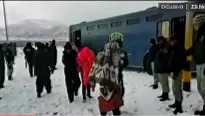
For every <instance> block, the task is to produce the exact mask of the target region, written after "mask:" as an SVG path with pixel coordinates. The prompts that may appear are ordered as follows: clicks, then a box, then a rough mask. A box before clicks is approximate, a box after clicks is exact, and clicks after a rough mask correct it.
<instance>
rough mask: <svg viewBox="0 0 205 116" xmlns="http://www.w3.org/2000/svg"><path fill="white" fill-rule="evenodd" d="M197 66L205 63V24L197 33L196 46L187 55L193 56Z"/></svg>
mask: <svg viewBox="0 0 205 116" xmlns="http://www.w3.org/2000/svg"><path fill="white" fill-rule="evenodd" d="M192 54H193V58H194V61H195V63H196V64H204V63H205V23H204V24H203V25H201V27H200V28H199V29H198V31H197V33H196V38H195V40H194V44H193V46H192V47H191V48H189V49H188V50H187V55H192Z"/></svg>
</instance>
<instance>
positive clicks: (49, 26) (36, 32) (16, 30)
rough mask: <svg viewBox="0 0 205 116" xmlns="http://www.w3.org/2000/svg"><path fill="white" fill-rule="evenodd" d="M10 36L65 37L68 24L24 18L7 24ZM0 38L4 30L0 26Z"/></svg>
mask: <svg viewBox="0 0 205 116" xmlns="http://www.w3.org/2000/svg"><path fill="white" fill-rule="evenodd" d="M8 30H9V37H10V38H16V39H21V38H26V39H34V38H35V39H53V38H54V39H56V40H58V39H60V40H62V39H67V38H68V26H66V25H63V24H59V23H57V22H55V21H49V20H37V19H35V20H24V21H22V22H20V23H17V24H11V25H9V26H8ZM0 37H1V38H0V39H2V38H4V39H5V30H4V28H0Z"/></svg>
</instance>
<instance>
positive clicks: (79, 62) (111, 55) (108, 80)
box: [62, 36, 128, 116]
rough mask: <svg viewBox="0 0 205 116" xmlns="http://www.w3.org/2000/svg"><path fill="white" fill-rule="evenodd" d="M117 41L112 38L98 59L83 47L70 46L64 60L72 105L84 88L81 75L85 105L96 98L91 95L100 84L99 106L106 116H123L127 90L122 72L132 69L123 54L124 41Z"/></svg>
mask: <svg viewBox="0 0 205 116" xmlns="http://www.w3.org/2000/svg"><path fill="white" fill-rule="evenodd" d="M113 38H114V37H113ZM113 38H112V37H110V38H109V42H108V43H107V44H106V45H105V46H104V48H103V49H102V51H100V52H99V53H98V54H97V56H95V54H94V53H93V51H92V50H91V49H90V48H88V47H86V46H83V45H81V44H80V43H78V44H75V45H74V44H72V43H70V42H67V43H66V44H65V46H64V51H63V57H62V62H63V64H64V66H65V68H64V73H65V83H66V87H67V93H68V99H69V101H70V103H72V102H73V101H74V96H77V95H78V89H79V87H80V84H81V82H80V78H79V73H80V76H81V81H82V94H83V102H85V101H86V97H88V98H92V96H91V93H90V92H91V90H92V91H94V88H95V86H96V83H99V85H100V88H99V89H100V96H99V97H98V102H99V110H100V114H101V115H102V116H104V115H106V114H107V112H109V111H112V112H113V115H120V114H121V112H120V107H121V106H123V104H124V102H123V96H124V92H125V89H124V84H123V74H122V71H123V69H124V68H125V67H127V65H128V57H127V53H126V52H125V51H124V50H123V46H122V40H123V37H120V36H119V38H118V39H116V38H115V39H113ZM111 73H112V74H111ZM99 75H100V76H99Z"/></svg>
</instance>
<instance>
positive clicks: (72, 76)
mask: <svg viewBox="0 0 205 116" xmlns="http://www.w3.org/2000/svg"><path fill="white" fill-rule="evenodd" d="M76 58H77V52H76V51H75V50H73V49H72V45H71V43H69V42H67V43H66V44H65V46H64V51H63V57H62V62H63V64H64V66H65V68H64V73H65V83H66V87H67V93H68V99H69V101H70V103H72V102H73V101H74V94H75V95H76V96H77V95H78V89H79V87H80V78H79V74H78V70H77V61H76Z"/></svg>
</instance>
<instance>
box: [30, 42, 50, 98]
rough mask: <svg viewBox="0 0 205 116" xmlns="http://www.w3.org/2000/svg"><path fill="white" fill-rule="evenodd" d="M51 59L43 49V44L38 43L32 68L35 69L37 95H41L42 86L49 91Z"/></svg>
mask: <svg viewBox="0 0 205 116" xmlns="http://www.w3.org/2000/svg"><path fill="white" fill-rule="evenodd" d="M50 67H51V60H50V57H49V54H48V52H47V51H46V50H45V45H44V44H42V43H40V44H39V45H38V50H37V51H36V54H35V57H34V69H35V71H36V76H37V78H36V92H37V97H38V98H40V97H41V93H42V92H43V87H44V86H45V88H46V90H47V93H48V94H49V93H51V88H52V86H51V79H50V75H51V72H50Z"/></svg>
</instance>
